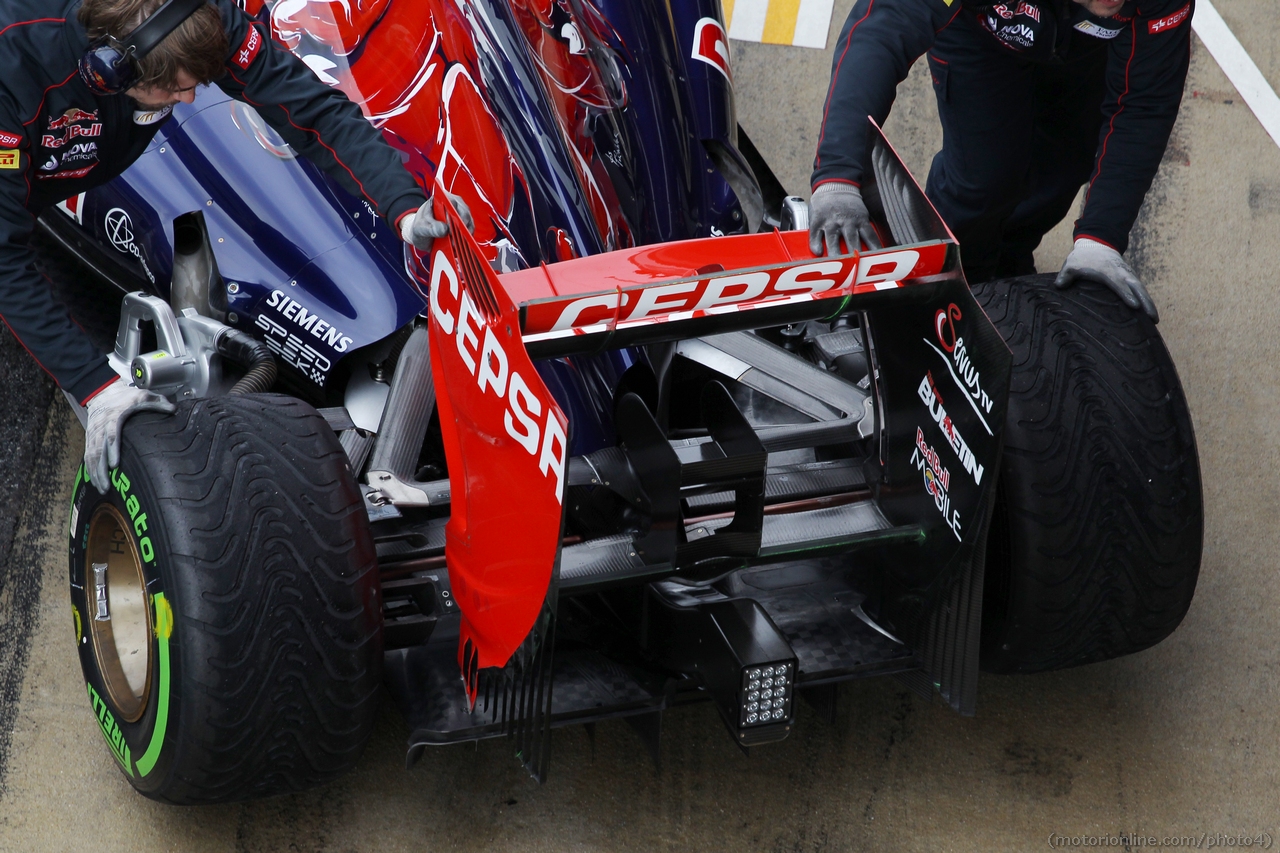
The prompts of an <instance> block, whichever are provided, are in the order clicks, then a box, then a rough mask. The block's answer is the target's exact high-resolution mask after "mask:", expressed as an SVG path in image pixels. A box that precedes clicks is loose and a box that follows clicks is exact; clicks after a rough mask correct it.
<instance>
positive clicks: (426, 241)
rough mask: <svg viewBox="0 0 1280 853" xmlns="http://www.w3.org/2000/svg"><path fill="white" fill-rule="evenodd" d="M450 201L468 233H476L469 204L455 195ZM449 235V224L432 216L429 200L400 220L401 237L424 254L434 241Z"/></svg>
mask: <svg viewBox="0 0 1280 853" xmlns="http://www.w3.org/2000/svg"><path fill="white" fill-rule="evenodd" d="M449 201H451V202H453V208H454V210H456V211H458V216H460V217H462V224H463V225H466V226H467V230H468V231H471V232H474V231H475V230H476V224H475V222H474V221H472V219H471V210H470V209H469V208H468V207H467V203H466V202H465V201H463V200H462V199H461V197H459V196H456V195H454V194H453V193H449ZM448 233H449V224H448V223H447V222H441V221H440V220H439V219H436V218H435V217H434V216H432V215H431V200H430V199H427V203H426V204H424V205H423V206H422V207H420V208H418V209H417V210H415V211H414V212H413V213H410V214H408V215H407V216H405V217H403V218H402V219H401V220H400V237H401V238H402V239H403V240H404V241H405V242H406V243H408V244H409V245H411V246H413V247H414V248H415V249H418V250H419V251H422V252H426V251H428V250H430V249H431V241H432V240H435V239H437V238H439V237H443V236H444V235H445V234H448Z"/></svg>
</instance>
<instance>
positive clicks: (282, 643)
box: [70, 395, 382, 804]
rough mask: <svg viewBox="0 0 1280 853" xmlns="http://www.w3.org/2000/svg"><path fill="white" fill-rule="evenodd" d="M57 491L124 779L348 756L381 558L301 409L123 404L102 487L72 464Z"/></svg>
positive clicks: (192, 799) (243, 775)
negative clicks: (163, 410)
mask: <svg viewBox="0 0 1280 853" xmlns="http://www.w3.org/2000/svg"><path fill="white" fill-rule="evenodd" d="M73 495H74V497H73V500H72V509H71V525H70V528H71V543H70V563H71V565H70V569H71V604H72V610H73V617H74V620H75V628H76V637H77V641H78V644H79V651H80V662H81V665H82V668H83V671H84V676H85V687H86V691H87V694H88V699H89V702H90V705H91V706H92V709H93V714H94V716H95V717H96V718H97V722H98V725H99V727H100V728H101V730H102V734H103V736H104V737H105V738H106V740H107V744H108V746H109V747H110V750H111V754H112V755H113V756H115V759H116V761H117V762H118V764H119V765H120V769H121V771H122V772H123V773H124V774H125V776H126V777H127V778H128V779H129V781H130V783H131V784H132V785H133V786H134V787H135V788H136V789H137V790H138V791H140V792H141V793H143V794H145V795H146V796H148V797H151V798H153V799H157V800H161V801H164V802H169V803H176V804H190V803H218V802H231V801H235V800H244V799H252V798H257V797H265V796H271V795H274V794H283V793H289V792H293V791H298V790H302V789H305V788H308V787H311V786H314V785H318V784H322V783H324V782H327V781H329V780H330V779H333V778H334V777H336V776H337V775H339V774H341V773H343V772H344V771H346V770H347V769H348V768H350V767H351V766H352V765H353V764H354V763H355V761H356V759H357V758H358V757H359V755H360V753H361V751H362V750H363V748H364V744H365V742H366V741H367V740H368V737H369V735H370V733H371V731H372V728H373V722H374V714H375V711H376V698H377V695H378V689H379V682H380V680H381V660H382V634H381V613H380V602H379V591H378V584H377V564H376V560H375V556H374V548H373V542H372V538H371V536H370V533H369V525H368V520H367V517H366V516H365V513H364V508H363V503H362V500H361V497H360V493H359V491H358V489H357V487H356V485H355V483H354V482H353V480H352V477H351V473H350V471H349V470H348V468H347V464H346V457H345V455H344V454H343V452H342V448H341V446H340V445H339V444H338V441H337V438H336V436H334V434H333V432H332V431H331V430H330V429H329V427H328V425H327V424H326V423H325V422H324V419H323V418H322V417H320V415H319V414H318V413H317V412H316V411H315V410H314V409H312V408H311V407H310V406H308V405H306V404H305V403H302V402H300V401H297V400H294V399H291V398H288V397H281V396H271V395H253V396H242V397H222V398H214V399H206V400H197V401H192V402H186V403H182V404H180V405H179V406H178V411H177V414H175V415H173V416H166V415H158V414H153V413H146V414H140V415H136V416H134V417H132V418H130V420H129V421H128V422H127V423H126V425H125V429H124V441H123V444H122V448H121V461H120V467H119V468H117V469H116V470H114V471H112V472H111V489H110V490H109V491H108V493H107V494H105V495H102V494H99V493H98V491H97V489H95V488H94V487H93V486H92V485H91V484H90V483H89V482H88V480H87V478H86V476H85V473H84V469H83V468H81V470H80V471H79V472H78V474H77V477H76V485H75V490H74V493H73Z"/></svg>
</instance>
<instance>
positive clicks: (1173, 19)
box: [1147, 3, 1191, 35]
mask: <svg viewBox="0 0 1280 853" xmlns="http://www.w3.org/2000/svg"><path fill="white" fill-rule="evenodd" d="M1190 14H1191V4H1190V3H1188V4H1187V5H1185V6H1183V7H1182V8H1181V9H1179V10H1178V11H1176V12H1174V13H1173V14H1172V15H1166V16H1165V17H1163V18H1158V19H1156V20H1154V21H1150V22H1149V23H1148V24H1147V32H1149V33H1151V34H1152V35H1155V34H1156V33H1163V32H1165V31H1166V30H1172V29H1174V28H1175V27H1177V26H1178V25H1179V24H1181V23H1182V22H1183V21H1185V20H1186V19H1187V16H1188V15H1190Z"/></svg>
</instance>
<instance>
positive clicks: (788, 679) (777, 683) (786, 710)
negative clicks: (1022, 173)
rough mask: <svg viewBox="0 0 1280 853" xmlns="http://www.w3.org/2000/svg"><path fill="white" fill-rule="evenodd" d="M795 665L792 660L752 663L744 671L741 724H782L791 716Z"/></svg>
mask: <svg viewBox="0 0 1280 853" xmlns="http://www.w3.org/2000/svg"><path fill="white" fill-rule="evenodd" d="M794 680H795V667H794V666H792V664H791V663H789V662H784V663H775V664H771V665H766V666H749V667H747V668H746V669H744V670H743V671H742V711H741V713H740V719H739V723H738V724H739V725H742V726H759V725H763V724H765V723H781V722H784V721H785V720H787V719H789V718H790V715H791V696H792V690H791V688H792V682H793V681H794Z"/></svg>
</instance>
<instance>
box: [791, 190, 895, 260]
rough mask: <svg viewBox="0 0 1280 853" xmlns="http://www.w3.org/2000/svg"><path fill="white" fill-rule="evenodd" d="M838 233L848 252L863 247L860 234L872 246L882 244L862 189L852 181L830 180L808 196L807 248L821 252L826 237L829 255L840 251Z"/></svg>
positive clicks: (875, 246)
mask: <svg viewBox="0 0 1280 853" xmlns="http://www.w3.org/2000/svg"><path fill="white" fill-rule="evenodd" d="M841 237H844V242H845V244H846V245H847V246H848V247H849V248H848V250H847V251H849V252H853V251H855V250H857V249H861V248H862V243H860V242H858V238H859V237H861V238H862V239H863V240H864V241H865V242H866V244H867V245H868V246H870V247H871V248H873V249H879V248H881V245H880V238H879V237H878V236H877V235H876V231H875V229H874V228H872V227H871V214H869V213H868V212H867V206H866V204H864V203H863V201H862V192H861V191H860V190H859V189H858V188H857V187H855V186H854V185H853V184H844V183H840V182H839V181H829V182H828V183H825V184H821V185H819V186H818V188H817V189H816V190H814V191H813V197H812V198H810V199H809V251H811V252H813V253H814V254H815V255H821V254H822V243H823V241H826V244H827V254H828V255H839V254H842V252H841V251H840V238H841Z"/></svg>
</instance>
